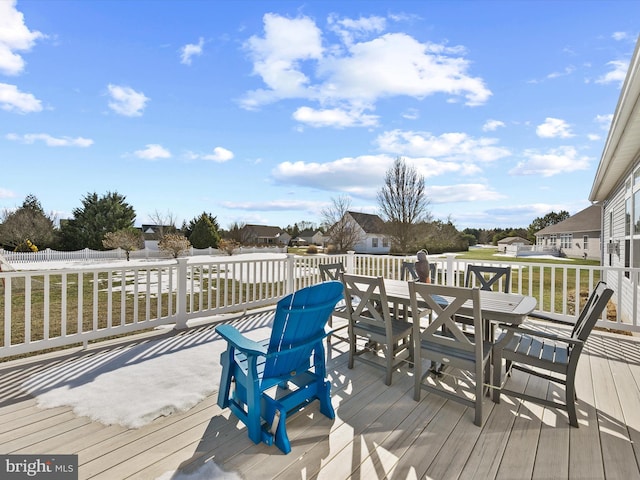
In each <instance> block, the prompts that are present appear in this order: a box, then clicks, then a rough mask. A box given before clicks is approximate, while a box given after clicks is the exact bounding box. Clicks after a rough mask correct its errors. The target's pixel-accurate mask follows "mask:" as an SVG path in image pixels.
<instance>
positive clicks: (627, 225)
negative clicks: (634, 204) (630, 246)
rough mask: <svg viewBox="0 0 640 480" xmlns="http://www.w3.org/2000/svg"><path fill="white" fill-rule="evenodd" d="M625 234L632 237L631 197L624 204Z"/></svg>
mask: <svg viewBox="0 0 640 480" xmlns="http://www.w3.org/2000/svg"><path fill="white" fill-rule="evenodd" d="M624 234H625V235H631V197H629V198H627V201H626V202H624Z"/></svg>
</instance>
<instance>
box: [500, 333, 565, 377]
mask: <svg viewBox="0 0 640 480" xmlns="http://www.w3.org/2000/svg"><path fill="white" fill-rule="evenodd" d="M504 335H505V334H503V335H501V336H500V339H499V340H498V341H500V340H501V339H502V338H503V337H504ZM569 355H570V350H569V346H568V345H567V343H566V342H563V341H561V340H554V339H549V338H544V339H540V338H537V337H533V336H531V335H528V334H522V335H516V336H514V337H513V338H512V339H511V341H510V342H509V343H508V344H507V345H506V346H505V347H504V349H503V351H502V358H505V359H506V360H511V361H514V362H523V363H527V364H529V365H533V366H537V367H541V368H546V369H548V370H551V371H554V372H558V373H564V372H566V370H567V366H568V365H569Z"/></svg>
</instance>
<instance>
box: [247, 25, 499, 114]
mask: <svg viewBox="0 0 640 480" xmlns="http://www.w3.org/2000/svg"><path fill="white" fill-rule="evenodd" d="M376 18H377V17H369V18H361V19H359V20H349V19H343V20H336V19H333V20H332V22H333V23H332V24H331V26H332V27H331V28H333V29H336V28H339V29H340V31H341V32H344V31H348V32H349V35H348V39H346V40H345V38H346V37H344V35H343V36H342V42H341V43H338V44H328V45H326V46H323V34H322V31H321V30H320V29H319V28H318V27H317V25H316V24H315V22H314V21H313V20H311V19H310V18H308V17H298V18H295V19H289V18H285V17H281V16H278V15H275V14H267V15H265V16H264V35H263V36H262V37H259V36H252V37H251V38H250V39H249V40H248V41H247V42H246V43H245V47H246V48H247V50H248V51H249V54H250V56H251V59H252V60H253V71H254V73H255V74H256V75H258V76H260V77H261V79H262V81H263V82H264V84H265V86H266V87H265V88H262V89H257V90H253V91H249V92H247V93H246V95H245V96H244V98H243V99H242V106H243V107H244V108H248V109H251V108H257V107H260V106H261V105H265V104H268V103H270V102H275V101H278V100H281V99H293V98H298V99H306V100H312V101H318V102H319V104H320V105H321V106H322V108H323V109H329V108H330V107H335V106H339V107H340V108H341V109H342V110H354V109H355V110H359V111H364V110H366V109H373V108H374V105H375V102H376V101H377V100H379V99H381V98H385V97H393V96H399V95H406V96H410V97H414V98H419V99H421V98H424V97H426V96H429V95H433V94H436V93H444V94H446V95H448V96H449V97H450V98H452V99H454V100H457V99H458V98H460V97H463V98H464V99H465V103H466V104H467V105H471V106H474V105H481V104H483V103H485V102H486V101H487V99H488V98H489V96H490V95H491V91H490V90H489V89H488V88H487V87H486V86H485V84H484V81H483V80H482V79H481V78H478V77H472V76H470V75H469V74H468V72H467V71H468V69H469V62H468V60H466V59H465V58H463V57H462V56H461V55H462V54H463V53H464V49H463V48H461V47H447V46H445V45H438V44H429V43H421V42H419V41H417V40H416V39H414V38H413V37H411V36H409V35H406V34H402V33H387V34H384V35H381V36H377V37H375V38H373V39H369V40H361V41H360V40H359V37H364V36H367V35H369V36H371V35H372V34H378V33H379V32H380V31H382V29H383V28H384V25H383V22H381V21H380V20H376ZM354 32H358V35H355V36H357V37H358V40H357V41H356V40H354V41H353V43H351V40H352V39H353V38H354V35H353V33H354ZM345 105H346V106H345Z"/></svg>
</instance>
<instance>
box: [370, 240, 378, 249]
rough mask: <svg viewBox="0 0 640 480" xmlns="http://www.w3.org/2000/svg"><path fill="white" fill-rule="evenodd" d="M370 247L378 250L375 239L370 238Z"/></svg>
mask: <svg viewBox="0 0 640 480" xmlns="http://www.w3.org/2000/svg"><path fill="white" fill-rule="evenodd" d="M371 246H372V247H373V248H378V239H377V238H372V239H371Z"/></svg>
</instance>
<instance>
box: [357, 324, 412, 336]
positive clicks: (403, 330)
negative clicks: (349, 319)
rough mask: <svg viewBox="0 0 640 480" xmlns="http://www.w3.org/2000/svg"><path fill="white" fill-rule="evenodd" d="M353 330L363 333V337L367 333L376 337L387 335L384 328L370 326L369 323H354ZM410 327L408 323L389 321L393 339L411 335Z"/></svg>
mask: <svg viewBox="0 0 640 480" xmlns="http://www.w3.org/2000/svg"><path fill="white" fill-rule="evenodd" d="M353 328H354V330H357V331H358V332H363V333H364V335H367V333H370V334H373V335H377V336H383V337H384V336H385V335H386V334H387V332H386V329H385V328H384V326H378V325H371V324H369V323H364V322H354V324H353ZM411 328H412V325H411V323H409V322H405V321H402V320H397V319H391V332H392V333H391V334H392V336H393V338H394V339H397V338H403V337H406V336H407V335H409V334H410V333H411Z"/></svg>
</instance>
